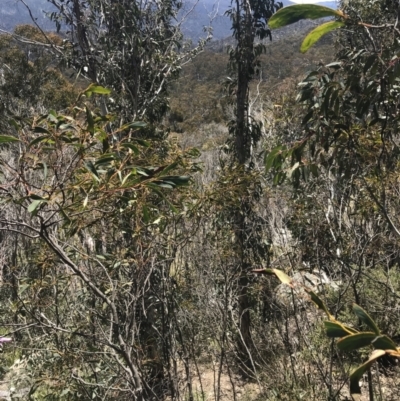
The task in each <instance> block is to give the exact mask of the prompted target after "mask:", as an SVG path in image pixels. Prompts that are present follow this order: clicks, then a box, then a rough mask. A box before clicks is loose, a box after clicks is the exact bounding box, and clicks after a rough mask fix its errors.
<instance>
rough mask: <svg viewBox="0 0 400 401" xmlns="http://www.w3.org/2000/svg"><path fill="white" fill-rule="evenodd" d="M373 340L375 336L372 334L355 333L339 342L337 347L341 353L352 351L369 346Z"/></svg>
mask: <svg viewBox="0 0 400 401" xmlns="http://www.w3.org/2000/svg"><path fill="white" fill-rule="evenodd" d="M375 339H376V334H375V333H372V332H362V333H356V334H351V335H349V336H346V337H344V338H342V339H341V340H339V341H338V343H337V346H338V348H339V349H340V350H342V351H354V350H356V349H359V348H363V347H367V346H368V345H371V344H372V342H373V341H374V340H375Z"/></svg>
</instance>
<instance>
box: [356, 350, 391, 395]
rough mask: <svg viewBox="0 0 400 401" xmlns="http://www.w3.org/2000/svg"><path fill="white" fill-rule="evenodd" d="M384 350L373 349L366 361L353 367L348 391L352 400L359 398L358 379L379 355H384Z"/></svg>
mask: <svg viewBox="0 0 400 401" xmlns="http://www.w3.org/2000/svg"><path fill="white" fill-rule="evenodd" d="M385 354H386V352H385V351H383V350H375V351H374V352H373V353H372V354H371V356H370V357H369V359H368V361H367V362H365V363H363V364H362V365H361V366H359V367H358V368H356V369H354V370H353V371H352V372H351V374H350V393H351V396H352V397H353V400H355V401H358V400H360V394H361V389H360V384H359V381H360V380H361V378H362V377H363V375H364V373H365V372H366V371H367V370H368V369H369V368H370V367H371V366H372V364H373V363H374V362H375V361H376V360H377V359H378V358H380V357H381V356H383V355H385Z"/></svg>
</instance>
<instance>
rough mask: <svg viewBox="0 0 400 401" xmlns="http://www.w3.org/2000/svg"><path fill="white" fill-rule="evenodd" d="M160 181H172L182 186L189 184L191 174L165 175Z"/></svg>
mask: <svg viewBox="0 0 400 401" xmlns="http://www.w3.org/2000/svg"><path fill="white" fill-rule="evenodd" d="M160 181H164V182H170V183H172V184H173V185H174V186H176V187H181V186H186V185H189V182H190V176H188V175H179V176H178V175H176V176H165V177H162V180H160Z"/></svg>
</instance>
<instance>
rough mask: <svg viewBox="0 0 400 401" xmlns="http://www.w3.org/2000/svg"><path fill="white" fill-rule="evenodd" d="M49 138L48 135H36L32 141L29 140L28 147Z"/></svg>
mask: <svg viewBox="0 0 400 401" xmlns="http://www.w3.org/2000/svg"><path fill="white" fill-rule="evenodd" d="M49 139H50V137H49V136H48V135H43V136H38V137H37V138H35V139H34V140H33V141H31V142H30V143H29V145H28V148H30V147H32V146H34V145H36V144H38V143H40V142H44V141H48V140H49Z"/></svg>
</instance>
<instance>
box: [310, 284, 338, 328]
mask: <svg viewBox="0 0 400 401" xmlns="http://www.w3.org/2000/svg"><path fill="white" fill-rule="evenodd" d="M305 291H306V292H307V294H308V295H309V296H310V298H311V301H312V302H314V304H315V305H316V306H317V308H318V309H320V310H322V311H324V312H325V314H326V315H327V316H328V318H329V320H334V318H333V316H332V315H331V314H330V313H329V310H328V308H327V306H326V305H325V302H324V301H323V300H322V299H321V298H320V297H319V296H318V295H317V294H316V293H315V292H314V291H311V290H309V289H308V288H306V289H305Z"/></svg>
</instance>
